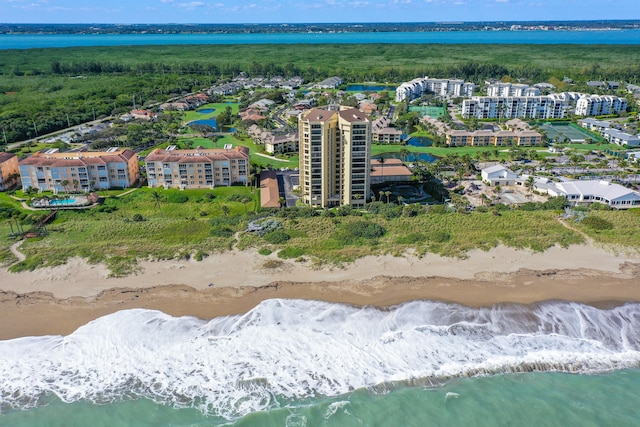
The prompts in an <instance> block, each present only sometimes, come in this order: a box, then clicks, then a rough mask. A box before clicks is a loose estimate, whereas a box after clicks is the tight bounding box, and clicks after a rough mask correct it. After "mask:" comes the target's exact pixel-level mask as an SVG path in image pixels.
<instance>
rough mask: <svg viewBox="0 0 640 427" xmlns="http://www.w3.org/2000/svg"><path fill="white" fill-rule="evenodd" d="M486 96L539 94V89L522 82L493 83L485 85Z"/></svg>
mask: <svg viewBox="0 0 640 427" xmlns="http://www.w3.org/2000/svg"><path fill="white" fill-rule="evenodd" d="M487 96H540V89H539V88H537V87H531V86H527V85H523V84H515V83H493V84H490V85H488V86H487Z"/></svg>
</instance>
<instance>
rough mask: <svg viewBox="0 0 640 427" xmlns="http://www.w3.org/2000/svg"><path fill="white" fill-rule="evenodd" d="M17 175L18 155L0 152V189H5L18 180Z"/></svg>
mask: <svg viewBox="0 0 640 427" xmlns="http://www.w3.org/2000/svg"><path fill="white" fill-rule="evenodd" d="M19 175H20V169H19V167H18V156H16V155H15V154H12V153H0V191H4V190H7V189H8V188H10V187H12V186H13V185H14V184H15V183H16V182H18V176H19Z"/></svg>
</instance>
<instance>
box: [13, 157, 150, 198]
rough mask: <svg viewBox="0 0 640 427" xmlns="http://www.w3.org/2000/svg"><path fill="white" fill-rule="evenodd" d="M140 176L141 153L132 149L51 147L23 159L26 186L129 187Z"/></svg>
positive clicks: (52, 188)
mask: <svg viewBox="0 0 640 427" xmlns="http://www.w3.org/2000/svg"><path fill="white" fill-rule="evenodd" d="M138 178H139V171H138V155H137V154H136V153H135V152H133V151H131V150H124V149H117V148H110V149H109V150H107V151H82V152H64V153H61V152H59V151H58V150H57V149H55V148H54V149H50V150H47V151H44V152H38V153H35V154H33V155H31V156H29V157H27V158H26V159H23V160H21V161H20V179H21V180H22V188H23V189H25V190H26V189H28V188H37V189H38V190H40V191H45V190H50V191H53V192H54V193H57V192H58V191H66V192H69V191H91V190H93V189H107V188H127V187H131V186H133V185H134V184H135V182H136V181H137V180H138Z"/></svg>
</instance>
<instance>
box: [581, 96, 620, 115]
mask: <svg viewBox="0 0 640 427" xmlns="http://www.w3.org/2000/svg"><path fill="white" fill-rule="evenodd" d="M626 109H627V100H626V98H621V97H619V96H613V95H583V96H581V97H580V99H578V102H577V103H576V115H578V116H600V115H604V114H618V113H620V112H621V111H625V110H626Z"/></svg>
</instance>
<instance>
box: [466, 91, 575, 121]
mask: <svg viewBox="0 0 640 427" xmlns="http://www.w3.org/2000/svg"><path fill="white" fill-rule="evenodd" d="M567 95H568V94H567V93H563V94H554V95H547V96H474V97H472V98H471V99H465V100H464V101H462V117H464V118H466V119H468V118H470V117H475V118H478V119H497V118H501V119H502V118H504V119H513V118H529V119H561V118H564V117H566V116H567V115H568V114H569V113H570V111H571V109H572V102H571V101H572V98H571V96H567Z"/></svg>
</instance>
